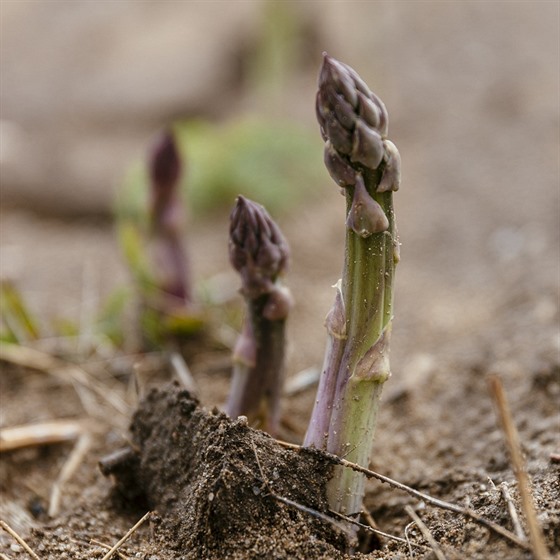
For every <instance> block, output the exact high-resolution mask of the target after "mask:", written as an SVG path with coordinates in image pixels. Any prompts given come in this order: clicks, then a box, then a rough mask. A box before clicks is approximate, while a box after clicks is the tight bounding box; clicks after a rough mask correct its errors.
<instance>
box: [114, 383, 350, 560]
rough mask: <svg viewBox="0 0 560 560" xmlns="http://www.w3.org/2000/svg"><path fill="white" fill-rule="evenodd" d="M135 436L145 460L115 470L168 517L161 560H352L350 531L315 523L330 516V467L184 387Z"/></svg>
mask: <svg viewBox="0 0 560 560" xmlns="http://www.w3.org/2000/svg"><path fill="white" fill-rule="evenodd" d="M131 431H132V435H133V448H134V449H135V450H136V451H137V455H136V456H135V458H134V459H133V460H129V459H127V460H125V461H124V464H125V465H126V468H125V469H122V468H120V467H119V468H116V467H115V465H112V467H111V469H110V470H113V471H114V472H115V471H119V474H117V473H116V472H115V474H116V477H117V487H118V488H119V490H120V492H121V493H122V494H123V495H125V496H129V497H130V496H135V497H136V498H137V499H138V498H142V499H145V500H146V501H147V505H148V507H149V508H151V509H154V510H156V511H157V512H158V515H159V516H161V527H160V533H159V535H160V536H159V540H160V543H158V544H159V545H161V546H159V547H158V548H157V550H167V551H168V552H167V553H166V554H168V556H165V555H164V556H159V557H160V558H184V559H185V560H190V559H192V560H194V559H197V560H213V559H216V560H217V559H221V558H224V554H226V551H227V558H231V559H232V560H235V559H239V560H241V559H246V558H278V559H280V558H294V559H302V560H303V559H306V560H311V559H315V558H317V559H319V558H332V559H337V558H343V554H341V553H340V552H339V550H340V549H341V550H346V549H347V548H348V540H347V538H346V537H347V535H345V534H344V533H343V531H342V527H337V525H339V524H337V523H336V522H335V521H333V522H328V521H327V520H325V519H321V518H320V517H318V516H313V515H310V513H309V512H310V511H315V512H324V511H326V510H327V503H326V499H325V495H324V482H325V480H327V479H328V476H329V472H328V470H329V468H328V466H327V465H326V464H325V462H324V461H321V460H319V459H318V458H314V457H313V456H311V455H309V454H305V455H298V454H297V453H294V452H293V451H289V450H286V449H284V448H282V447H280V445H278V444H277V443H276V442H275V440H273V439H272V438H270V437H269V436H267V435H266V434H265V433H263V432H260V431H257V430H253V429H251V428H249V427H248V425H247V422H246V420H245V419H244V417H240V419H238V420H237V421H232V420H231V419H229V418H228V417H227V416H226V415H224V414H223V413H221V412H219V411H218V410H217V409H214V410H213V411H211V412H208V411H206V410H204V409H203V408H201V407H200V406H199V405H198V402H197V401H196V400H195V399H193V398H192V397H191V396H190V395H189V393H188V392H187V391H180V390H179V389H178V387H177V386H172V387H169V388H167V389H163V390H155V389H154V390H153V391H152V392H151V393H150V394H149V395H148V396H147V398H146V399H145V400H144V401H143V402H142V404H141V406H140V407H139V409H138V411H137V412H136V414H135V416H134V419H133V422H132V427H131ZM125 456H126V452H125ZM123 475H124V476H123ZM325 517H326V516H325Z"/></svg>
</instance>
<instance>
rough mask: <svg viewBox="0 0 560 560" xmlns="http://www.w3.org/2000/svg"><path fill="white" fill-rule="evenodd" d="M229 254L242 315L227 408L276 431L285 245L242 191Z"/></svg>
mask: <svg viewBox="0 0 560 560" xmlns="http://www.w3.org/2000/svg"><path fill="white" fill-rule="evenodd" d="M229 255H230V260H231V263H232V265H233V267H234V268H235V269H236V270H237V271H238V272H239V274H240V276H241V282H242V286H241V293H242V294H243V296H244V298H245V301H246V304H247V315H246V318H245V322H244V325H243V330H242V333H241V335H240V337H239V339H238V341H237V345H236V347H235V350H234V355H233V362H234V368H233V381H232V387H231V392H230V396H229V400H228V403H227V407H226V412H227V413H228V414H229V416H231V417H232V418H236V417H237V416H239V415H245V416H247V418H248V420H249V422H250V423H252V424H256V425H258V426H259V427H260V428H261V429H263V430H265V431H268V432H269V433H271V434H275V433H276V432H277V430H278V424H279V402H280V394H281V392H282V385H283V381H284V378H283V366H284V345H285V343H284V339H285V335H284V330H285V322H286V318H287V316H288V312H289V310H290V307H291V305H292V298H291V295H290V292H289V290H288V289H287V288H286V287H285V286H284V285H283V284H282V281H281V276H282V274H283V272H284V271H285V269H286V266H287V262H288V257H289V248H288V244H287V242H286V240H285V239H284V236H283V235H282V232H281V231H280V229H279V228H278V226H277V225H276V224H275V223H274V222H273V221H272V218H271V217H270V216H269V215H268V213H267V211H266V210H265V209H264V208H263V207H262V206H261V205H259V204H256V203H255V202H252V201H250V200H248V199H246V198H244V197H242V196H239V197H238V198H237V203H236V205H235V207H234V209H233V211H232V213H231V222H230V238H229Z"/></svg>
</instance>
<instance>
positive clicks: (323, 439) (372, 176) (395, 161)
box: [305, 55, 400, 515]
mask: <svg viewBox="0 0 560 560" xmlns="http://www.w3.org/2000/svg"><path fill="white" fill-rule="evenodd" d="M316 109H317V119H318V121H319V124H320V127H321V134H322V136H323V139H324V140H325V165H326V167H327V169H328V171H329V173H330V175H331V177H332V178H333V179H334V180H335V182H336V183H337V184H338V185H339V186H340V187H342V188H343V192H344V194H345V195H346V201H347V218H346V226H347V231H346V248H345V261H344V268H343V277H342V280H341V281H339V282H338V284H337V285H336V290H337V293H336V298H335V303H334V306H333V308H332V310H331V311H330V313H329V314H328V316H327V320H326V327H327V332H328V335H329V341H328V345H327V352H326V354H325V362H324V366H323V372H322V375H321V380H320V383H319V388H318V393H317V400H316V402H315V406H314V409H313V413H312V416H311V421H310V425H309V428H308V431H307V434H306V437H305V445H306V446H314V447H316V448H318V449H323V450H327V451H329V452H330V453H334V454H336V455H338V456H339V457H344V458H345V459H348V460H349V461H352V462H354V463H358V464H359V465H362V466H364V467H367V466H368V463H369V460H370V455H371V451H372V444H373V435H374V430H375V424H376V418H377V410H378V406H379V401H380V397H381V390H382V387H383V384H384V383H385V381H386V380H387V379H388V377H389V375H390V372H389V357H388V353H389V339H390V336H391V324H392V319H393V278H394V272H395V266H396V264H397V262H398V260H399V257H398V240H397V233H396V227H395V217H394V212H393V191H396V190H397V189H398V188H399V183H400V156H399V152H398V151H397V148H396V147H395V145H394V144H393V143H392V142H390V141H389V140H387V139H386V135H387V127H388V116H387V111H386V109H385V106H384V105H383V103H382V101H381V100H380V99H379V98H378V97H377V96H376V95H375V94H373V93H372V92H371V91H370V90H369V88H368V87H367V85H366V84H365V83H364V82H363V80H362V79H361V78H360V77H359V76H358V74H357V73H356V72H355V71H354V70H353V69H352V68H350V67H349V66H347V65H345V64H342V63H341V62H338V61H337V60H335V59H333V58H331V57H330V56H328V55H325V56H324V61H323V66H322V69H321V73H320V77H319V91H318V93H317V106H316ZM364 486H365V479H364V477H363V475H361V474H359V473H355V472H354V471H351V470H349V469H345V468H343V467H336V468H335V472H334V475H333V478H332V479H331V480H330V481H329V485H328V488H327V493H328V497H329V502H330V507H331V508H332V509H333V510H335V511H337V512H340V513H344V514H347V515H350V514H354V513H357V512H359V511H360V509H361V505H362V500H363V495H364Z"/></svg>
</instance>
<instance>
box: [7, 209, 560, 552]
mask: <svg viewBox="0 0 560 560" xmlns="http://www.w3.org/2000/svg"><path fill="white" fill-rule="evenodd" d="M336 203H337V204H338V199H336ZM324 209H325V212H326V213H327V215H328V212H329V211H331V207H330V206H329V205H328V204H326V205H325V208H324ZM338 210H339V209H338V208H337V209H336V210H335V209H334V207H333V208H332V211H333V212H335V211H336V212H338ZM307 223H309V222H307ZM88 227H90V226H88ZM288 227H290V224H288ZM291 227H294V231H297V230H298V228H299V227H300V223H298V221H297V220H296V221H295V223H292V224H291ZM209 242H210V244H211V243H212V240H211V239H210V241H209ZM302 245H303V246H302V247H300V254H301V252H303V253H305V251H306V250H309V248H308V247H306V246H305V243H303V244H302ZM319 253H320V251H319ZM413 260H414V259H413ZM323 264H324V263H323ZM294 266H295V265H294ZM311 270H312V271H313V269H312V268H311ZM307 273H309V269H308V271H307ZM313 273H314V271H313ZM523 274H524V272H523V271H520V272H519V275H518V276H517V278H519V277H520V276H521V277H522V275H523ZM540 280H541V282H540V287H541V288H542V291H541V292H540V297H541V299H540V300H539V301H541V302H542V301H546V298H547V297H552V294H553V293H554V292H553V288H554V284H553V282H552V281H553V280H554V279H553V277H551V276H549V277H548V279H545V280H544V281H543V279H542V278H541V279H540ZM295 282H296V284H298V285H300V283H301V285H303V284H304V282H303V280H302V278H301V277H299V278H298V277H296V279H295ZM403 284H404V287H403V288H401V289H402V290H403V291H405V295H404V298H405V299H406V297H407V294H406V291H407V288H409V285H408V282H407V281H405V282H404V283H403ZM531 286H532V285H531V284H530V283H527V282H524V283H521V284H519V285H518V286H516V287H515V288H513V287H512V289H511V292H510V293H506V294H504V298H503V299H502V300H500V298H496V299H494V300H493V305H495V306H496V307H497V308H498V309H500V308H501V309H504V307H503V305H504V300H505V301H507V302H510V303H509V305H508V306H507V307H505V310H506V312H503V313H502V315H501V319H502V320H500V321H499V322H498V321H495V322H493V323H492V324H490V325H486V326H485V327H484V329H481V331H469V329H468V327H465V325H468V320H467V319H465V317H463V318H462V319H461V320H460V321H459V322H460V329H459V330H460V332H462V333H463V336H462V337H458V336H457V333H458V330H457V328H456V327H452V328H451V330H452V331H453V332H451V333H449V336H448V338H447V339H446V337H445V336H444V335H442V336H440V341H441V340H447V342H446V344H445V345H444V346H442V347H441V352H439V353H436V352H435V351H434V346H433V345H432V346H431V345H430V342H432V343H433V341H431V340H430V337H428V336H426V335H427V334H431V335H432V336H433V335H434V332H435V331H436V330H437V329H438V327H437V326H435V325H434V324H431V325H428V326H427V327H426V331H427V333H426V332H418V331H414V330H413V329H412V326H413V321H412V320H411V318H410V317H408V318H405V319H404V320H403V323H404V324H403V325H402V327H404V328H401V329H396V340H397V341H400V342H401V344H402V345H403V346H404V347H405V348H407V349H408V350H409V351H410V352H411V357H410V358H409V359H407V360H403V359H402V355H401V357H400V358H399V354H398V353H397V352H395V351H394V354H396V356H395V360H394V362H396V364H397V367H396V368H394V369H396V371H400V372H401V373H400V374H399V375H397V374H394V376H393V378H392V379H391V380H390V381H389V383H388V385H387V390H386V392H385V399H384V405H383V407H382V413H381V417H380V424H379V427H378V431H377V436H376V445H375V454H374V457H373V459H372V463H371V468H373V469H374V470H377V471H378V472H381V473H383V474H386V475H388V476H391V477H392V478H394V479H396V480H398V481H400V482H403V483H405V484H407V485H409V486H411V487H413V488H416V489H418V490H421V491H423V492H426V493H428V494H430V495H432V496H434V497H438V498H441V499H445V500H448V501H451V502H454V503H457V504H460V505H462V506H465V507H467V506H468V507H470V508H472V509H474V510H475V511H476V512H477V513H479V514H480V515H482V516H484V517H486V518H488V519H490V520H493V521H495V522H497V523H499V524H500V525H502V526H504V527H506V528H508V529H510V530H513V524H512V518H511V516H510V514H509V513H508V507H507V504H506V502H505V501H504V498H503V495H502V490H501V485H502V484H506V485H507V487H508V488H509V491H510V493H511V495H512V496H513V498H514V500H515V504H516V509H517V511H518V512H519V515H520V518H521V519H522V520H524V516H523V513H522V508H521V507H520V502H519V500H518V493H517V487H516V482H515V477H514V474H513V470H512V466H511V463H510V460H509V457H508V454H507V450H506V446H505V444H504V439H503V435H502V432H501V430H500V428H499V423H498V421H497V417H496V414H495V413H494V411H493V407H492V401H491V399H490V396H489V392H488V388H487V377H488V374H496V373H497V374H499V375H500V376H501V377H502V378H503V379H504V383H505V386H506V392H507V395H508V398H509V401H510V405H511V408H512V414H513V418H514V422H515V424H516V426H517V427H518V429H519V432H520V439H521V442H522V445H523V451H524V455H525V459H526V461H527V471H528V473H529V475H530V478H531V482H532V489H533V495H534V499H535V504H536V508H537V511H538V517H539V522H540V525H541V527H542V529H543V532H544V535H545V540H546V544H547V546H548V547H549V549H550V551H551V553H552V554H558V553H559V552H560V507H559V504H560V482H559V474H560V465H559V464H558V463H557V462H555V455H554V453H555V452H556V453H557V451H558V400H559V398H560V360H559V359H558V352H557V350H556V344H555V335H556V330H557V329H556V323H557V316H556V314H555V313H551V312H549V311H550V310H548V312H547V309H548V308H546V309H545V307H546V306H545V305H544V304H543V303H541V305H540V306H537V309H536V310H535V303H534V300H533V298H532V297H530V294H531V290H530V289H529V288H528V287H531ZM440 288H441V286H440ZM327 295H329V294H328V292H327ZM308 305H309V302H308ZM304 306H305V303H304ZM409 309H413V308H412V307H410V308H409ZM412 315H414V313H412ZM528 318H529V320H530V324H531V330H530V331H529V330H528V329H527V324H528ZM294 323H295V325H293V326H294V328H295V329H296V332H298V328H299V329H300V328H302V326H303V324H305V326H307V327H308V326H309V324H310V321H307V322H305V321H302V320H300V317H299V316H298V315H296V318H295V319H294ZM405 334H408V335H409V336H408V337H405V336H404V335H405ZM423 339H424V345H425V348H424V350H423V351H420V349H421V348H420V347H419V341H420V340H423ZM292 344H293V345H295V342H292ZM395 344H396V343H395ZM41 345H42V346H43V347H45V348H47V347H48V348H49V349H50V351H51V352H53V353H56V352H58V353H60V354H62V355H63V356H64V358H65V359H67V360H71V359H72V357H74V362H80V360H79V354H72V351H73V350H75V346H73V342H72V341H71V340H62V341H56V342H54V343H53V342H52V341H43V342H42V343H41ZM436 346H437V345H436ZM305 351H307V352H308V353H309V352H311V351H310V349H309V348H306V349H305V350H303V349H302V352H301V353H300V354H299V355H298V356H297V357H299V360H301V362H300V361H299V360H297V359H294V356H293V355H292V357H291V360H290V368H291V369H292V374H293V371H294V364H296V365H297V366H300V367H301V365H305V364H306V362H305V360H306V359H307V356H308V355H309V354H305ZM187 353H188V354H189V358H188V362H189V364H190V365H191V369H192V371H193V375H194V377H195V380H196V383H197V386H198V393H199V398H200V401H201V402H202V404H197V401H196V400H193V399H191V398H190V396H189V395H188V394H187V393H185V392H181V391H179V390H178V389H176V388H174V387H173V386H171V387H170V386H169V385H168V383H169V380H170V378H171V377H172V375H171V373H170V371H169V368H168V367H167V366H166V365H165V364H164V363H163V362H162V361H161V358H159V357H158V356H154V355H146V356H139V355H136V356H128V355H120V356H115V355H109V356H107V355H105V356H103V348H102V347H100V348H99V347H98V348H97V349H96V350H95V351H92V353H91V354H90V356H89V357H88V358H87V359H83V358H82V360H81V366H82V367H83V368H84V370H85V371H87V375H88V376H89V377H88V378H89V379H90V380H95V381H97V382H98V383H100V384H102V385H103V386H104V387H106V388H107V391H108V392H109V393H110V394H111V395H112V396H113V397H115V396H117V397H119V398H120V399H122V402H123V403H125V406H126V409H124V410H123V409H122V408H120V407H119V410H120V411H119V410H116V409H115V403H114V402H113V404H111V403H110V402H107V401H106V400H105V399H104V398H103V397H100V396H99V395H97V394H95V393H93V392H92V391H91V389H90V387H88V386H87V384H86V385H83V386H80V384H79V383H78V384H76V383H72V381H71V380H70V379H68V378H67V377H66V378H65V377H64V375H52V373H53V372H49V371H37V370H32V369H28V368H23V367H20V366H15V365H12V364H9V363H4V364H3V375H2V376H0V383H1V386H0V390H1V394H2V405H3V407H2V412H3V418H2V423H3V425H19V424H25V423H28V422H37V421H42V420H48V419H53V418H76V419H79V420H80V421H84V422H85V429H86V431H87V432H88V433H89V434H90V435H91V438H92V445H91V448H90V449H89V451H88V452H87V454H86V455H85V456H84V457H83V459H82V460H81V462H80V464H79V466H78V468H77V470H76V471H75V472H74V473H73V474H72V476H71V478H70V479H68V480H67V481H66V482H65V483H64V484H63V486H62V502H61V508H60V512H59V513H58V514H57V515H56V516H55V517H54V518H49V516H48V515H47V510H48V505H49V499H50V491H51V488H52V485H53V483H54V482H55V481H56V480H57V478H58V477H59V476H60V473H61V469H62V467H63V465H64V464H65V462H66V461H67V459H68V457H69V456H70V453H71V451H72V449H73V445H74V444H73V443H67V444H57V445H50V446H41V447H31V448H27V449H22V450H18V451H13V452H10V453H4V454H2V455H1V457H0V469H1V471H0V475H1V481H2V482H1V483H2V487H1V488H2V496H3V500H2V518H3V519H4V520H5V521H6V522H7V523H8V524H9V525H10V526H11V527H12V528H14V529H15V530H16V531H17V532H18V533H19V534H20V535H22V536H23V537H24V539H25V541H26V542H27V543H28V544H29V546H30V547H31V548H32V549H33V550H34V551H35V552H36V553H37V554H38V555H39V557H40V558H42V559H46V558H49V559H50V558H52V559H55V558H68V559H70V558H72V559H74V558H76V559H86V558H87V559H90V558H91V559H93V558H102V557H103V555H104V554H106V553H107V545H113V544H114V543H116V542H117V541H118V540H119V539H120V538H121V537H122V536H123V535H124V534H125V533H126V532H127V531H128V529H130V527H132V526H133V525H134V524H135V523H136V521H138V520H139V519H140V518H141V517H142V516H143V515H144V514H145V513H146V512H147V511H152V512H153V513H152V515H151V516H150V518H149V520H148V521H146V522H145V523H144V524H143V525H141V526H140V527H139V528H138V529H137V530H136V531H135V532H134V533H133V534H132V536H131V537H130V538H129V539H128V540H127V541H126V543H124V544H123V545H122V546H121V547H120V549H119V552H120V553H121V555H122V556H121V557H124V558H144V559H151V560H155V559H162V560H168V559H169V560H171V559H180V558H185V559H191V558H192V559H194V558H200V559H218V558H233V559H253V558H255V559H256V558H302V559H303V558H305V559H308V560H313V559H330V558H332V559H342V558H350V557H352V558H371V559H374V558H375V559H384V560H389V559H397V558H411V557H414V558H424V559H428V558H433V552H431V551H430V549H429V548H427V549H426V548H423V549H422V548H412V549H409V546H408V545H407V544H402V543H398V542H394V541H391V540H389V539H386V538H379V539H375V540H373V541H372V542H371V543H370V549H369V551H368V552H362V553H358V552H356V553H354V554H350V553H348V550H349V549H348V544H349V539H348V534H347V531H346V529H345V527H344V526H343V525H341V524H340V523H339V522H336V521H335V522H333V521H332V520H331V521H327V520H326V519H325V517H324V516H325V515H327V514H328V512H327V508H326V504H325V497H324V481H325V480H326V478H327V477H328V472H329V465H328V462H325V461H324V460H321V459H320V458H317V457H315V456H313V455H310V454H306V453H299V454H298V453H296V452H295V451H292V450H288V449H285V448H283V447H281V446H279V445H278V444H277V443H276V442H275V441H274V440H273V439H272V438H270V437H269V436H267V435H266V434H264V433H262V432H260V431H258V430H254V429H251V428H249V427H247V426H246V424H245V423H244V422H243V421H242V420H238V421H231V420H229V419H227V418H226V417H225V416H224V415H223V414H222V413H220V412H219V411H218V410H217V409H216V408H215V407H216V405H219V404H221V403H223V401H224V398H225V396H226V394H227V386H228V378H229V369H228V358H227V354H225V353H224V350H223V349H220V348H219V347H216V346H212V345H210V344H208V341H204V340H203V341H198V342H197V343H195V344H193V345H191V346H190V347H189V348H188V349H187ZM301 354H303V358H302V355H301ZM295 371H297V370H295ZM135 380H136V381H135ZM135 383H139V384H140V385H139V387H138V388H137V389H135V386H134V384H135ZM153 387H156V389H153ZM314 392H315V387H309V388H307V389H305V390H303V391H302V392H300V393H298V394H296V395H294V396H292V397H290V398H287V399H286V400H285V402H284V407H283V418H284V422H283V426H284V428H283V430H284V431H283V433H282V434H280V436H281V439H286V440H290V441H292V442H296V443H299V442H301V439H302V437H303V434H304V431H305V426H306V422H307V418H308V415H309V413H310V410H311V405H312V401H313V398H314ZM139 397H140V398H141V403H142V404H141V405H140V407H139V408H138V409H137V411H136V413H134V410H135V408H136V406H137V404H136V403H137V402H138V398H139ZM131 418H132V423H131V429H130V430H129V429H128V427H129V422H130V419H131ZM127 445H132V447H133V448H134V449H135V450H136V451H137V453H138V455H137V460H135V461H133V462H132V463H131V464H129V465H127V468H126V469H125V472H126V473H127V476H125V477H123V476H122V473H120V474H118V475H114V476H111V477H108V478H107V477H104V476H103V475H102V474H101V472H100V470H99V467H98V461H99V460H100V459H101V458H102V457H105V456H107V454H110V453H112V452H114V451H115V450H118V449H121V448H123V446H127ZM257 457H258V461H257ZM281 499H284V500H288V501H289V502H286V501H284V502H282V501H281ZM294 504H295V505H294ZM406 505H411V506H412V507H413V508H414V509H415V510H416V512H417V513H418V515H420V517H421V518H422V519H423V521H424V523H425V524H426V525H427V526H428V528H429V530H430V531H431V533H432V535H433V536H434V538H435V539H436V541H437V542H438V543H439V544H440V546H441V548H442V550H443V552H444V554H445V556H446V558H448V559H454V558H456V559H464V558H472V559H475V560H483V559H489V558H492V559H503V560H506V559H507V560H510V559H511V560H516V559H526V558H531V557H532V556H531V553H530V552H527V551H526V550H523V549H521V548H519V547H517V546H516V545H514V544H512V543H510V542H509V541H507V540H505V539H503V538H501V537H498V536H496V535H494V534H492V533H490V532H489V531H488V530H487V529H485V528H484V527H481V526H480V525H479V524H477V523H475V522H473V521H466V520H465V519H464V518H463V517H462V516H460V515H457V514H455V513H451V512H447V511H443V510H440V509H437V508H434V507H432V506H430V505H429V504H426V503H424V502H421V501H418V500H416V499H414V498H411V497H410V496H409V495H407V494H405V493H402V492H399V491H397V490H395V489H393V488H391V487H388V486H386V485H382V484H380V483H378V482H375V481H370V482H369V483H368V487H367V495H366V499H365V508H366V509H367V510H368V511H369V512H370V513H371V514H372V516H373V518H374V519H375V521H376V523H377V525H378V527H379V528H380V529H382V530H383V531H385V532H387V533H390V534H392V535H395V536H400V537H401V538H405V536H406V538H408V539H410V541H411V542H412V543H418V544H422V545H424V546H427V544H426V541H425V540H424V539H423V537H422V536H421V534H420V533H419V531H418V529H417V528H416V527H414V526H410V522H411V519H410V518H409V516H408V515H407V513H406V512H405V509H404V508H405V506H406ZM316 512H319V513H316ZM522 522H523V523H524V521H522ZM97 543H104V544H105V545H106V546H105V548H103V547H102V546H101V545H99V544H97ZM411 550H412V551H413V554H414V556H412V555H411ZM0 551H1V552H2V553H3V554H4V556H5V557H6V558H9V559H14V558H22V559H25V558H30V556H29V555H27V553H26V552H24V551H23V550H22V548H21V546H20V545H19V544H17V543H16V542H15V541H14V540H13V538H12V537H10V536H9V535H8V534H6V533H1V534H0Z"/></svg>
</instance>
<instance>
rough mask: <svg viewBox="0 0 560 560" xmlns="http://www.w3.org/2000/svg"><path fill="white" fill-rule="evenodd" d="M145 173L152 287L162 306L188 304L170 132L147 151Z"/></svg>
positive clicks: (176, 172)
mask: <svg viewBox="0 0 560 560" xmlns="http://www.w3.org/2000/svg"><path fill="white" fill-rule="evenodd" d="M149 176H150V196H151V200H150V222H151V223H150V228H151V239H150V241H151V249H152V258H153V262H154V275H155V282H156V288H157V289H158V291H159V295H160V296H161V298H162V299H163V303H162V304H161V306H162V307H163V308H164V309H163V310H164V311H172V310H173V309H176V308H181V307H186V306H188V304H189V303H190V302H191V299H192V296H191V286H190V278H189V274H188V273H189V270H188V263H187V258H186V253H185V250H184V247H183V242H182V233H183V228H184V210H183V205H182V203H181V199H180V195H179V180H180V176H181V159H180V155H179V151H178V149H177V145H176V143H175V138H174V136H173V133H172V132H169V131H166V132H164V133H162V134H161V135H160V136H159V137H158V138H157V139H156V142H155V143H154V145H153V147H152V149H151V152H150V154H149ZM158 299H159V298H158Z"/></svg>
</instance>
